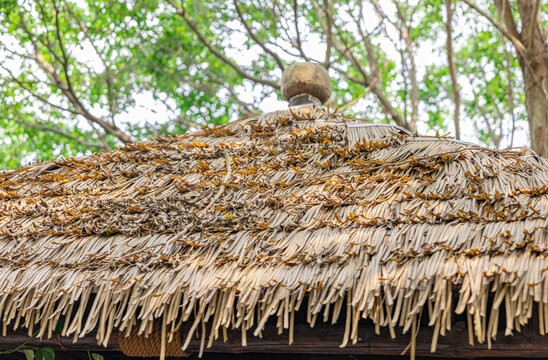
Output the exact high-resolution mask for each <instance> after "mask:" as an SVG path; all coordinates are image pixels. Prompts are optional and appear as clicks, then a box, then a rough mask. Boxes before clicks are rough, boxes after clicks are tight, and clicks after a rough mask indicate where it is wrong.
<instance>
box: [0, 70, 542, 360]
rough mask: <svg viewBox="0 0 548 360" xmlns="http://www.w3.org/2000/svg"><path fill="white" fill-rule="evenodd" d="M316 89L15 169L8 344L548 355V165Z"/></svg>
mask: <svg viewBox="0 0 548 360" xmlns="http://www.w3.org/2000/svg"><path fill="white" fill-rule="evenodd" d="M310 78H311V79H314V78H315V79H316V80H317V79H318V78H321V76H320V77H318V76H316V75H314V76H312V77H310ZM290 80H295V78H293V77H292V78H291V79H286V82H287V81H290ZM306 81H308V80H306V79H305V80H302V81H301V82H304V83H306ZM297 82H298V81H297ZM305 85H306V84H305ZM303 88H304V89H305V90H303V91H305V92H306V91H308V90H310V88H311V87H307V86H304V87H303ZM286 93H287V91H286ZM301 95H302V94H292V96H291V100H292V103H293V104H295V103H296V102H297V103H298V102H300V103H301V104H300V105H294V106H291V107H290V108H289V109H287V110H283V111H275V112H271V113H266V114H262V115H257V116H250V117H246V118H242V119H240V120H238V121H235V122H232V123H229V124H226V125H223V126H218V127H214V128H211V127H204V128H202V129H201V130H199V131H196V132H192V133H189V134H185V135H181V136H174V137H168V138H161V139H156V140H153V141H146V142H140V143H134V144H130V145H126V146H124V147H121V148H118V149H115V150H113V151H108V152H101V153H97V154H94V155H92V156H90V157H87V158H79V159H78V158H70V159H62V160H57V161H48V162H43V163H36V164H32V165H28V166H23V167H21V168H19V169H16V170H13V171H5V172H2V173H0V324H1V331H2V334H1V335H2V336H1V337H0V349H6V348H10V347H14V346H16V345H18V344H20V343H21V342H23V341H25V339H26V337H27V336H29V335H31V334H34V335H35V338H33V339H32V340H31V341H30V342H29V344H35V345H36V344H53V343H56V342H59V343H63V344H64V346H66V347H67V348H68V349H69V350H79V349H96V350H98V349H106V350H112V351H119V350H120V349H121V350H123V351H124V352H125V353H126V354H129V355H142V356H146V355H148V356H159V357H161V358H163V357H164V356H186V355H188V354H190V353H192V352H198V353H200V354H202V353H203V352H206V353H207V352H208V351H214V352H225V353H231V352H246V351H249V352H261V353H268V352H274V353H283V352H286V353H291V352H296V353H309V354H310V353H333V354H400V353H405V352H406V351H407V353H408V354H411V356H415V354H423V355H426V354H429V353H430V352H435V353H434V354H437V355H438V356H440V355H443V356H457V357H458V356H461V357H470V356H475V355H481V356H504V355H507V356H519V355H523V356H528V357H533V356H544V354H545V353H546V351H547V350H548V341H546V338H545V337H543V336H542V335H544V334H545V333H546V332H547V331H548V279H547V278H546V272H545V270H546V269H548V260H547V259H546V255H547V249H548V247H547V246H548V234H547V226H548V222H547V214H548V201H547V200H548V197H547V191H548V186H547V181H548V160H547V159H545V158H542V157H539V156H531V155H529V156H525V155H523V154H521V153H519V152H515V151H511V150H493V149H489V148H485V147H481V146H476V145H472V144H467V143H463V142H459V141H455V140H453V139H450V138H446V137H417V136H416V135H414V134H411V133H409V132H408V131H407V130H405V129H402V128H399V127H396V126H390V125H378V124H370V123H368V122H367V121H366V120H361V119H354V118H348V117H345V116H343V115H341V114H338V113H334V112H333V111H331V112H330V111H328V110H326V109H324V108H322V107H321V106H318V105H317V104H314V103H315V102H318V101H319V102H321V101H322V100H324V99H323V95H321V94H320V95H318V93H313V94H312V95H310V93H308V94H307V95H306V96H304V97H303V96H301ZM303 99H304V100H303ZM307 99H308V100H307ZM318 99H319V100H318ZM60 320H61V321H60ZM56 327H57V331H58V332H60V337H59V338H58V339H57V338H56V335H55V330H56ZM520 333H522V334H521V335H520ZM402 334H403V335H402ZM447 335H449V336H447ZM512 335H513V336H512ZM48 339H50V340H48ZM495 340H496V341H495ZM436 350H437V352H436Z"/></svg>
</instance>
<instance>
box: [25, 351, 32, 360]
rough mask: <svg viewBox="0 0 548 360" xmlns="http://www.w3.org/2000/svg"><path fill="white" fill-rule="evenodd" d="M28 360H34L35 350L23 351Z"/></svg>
mask: <svg viewBox="0 0 548 360" xmlns="http://www.w3.org/2000/svg"><path fill="white" fill-rule="evenodd" d="M23 352H24V353H25V358H26V359H27V360H34V350H23Z"/></svg>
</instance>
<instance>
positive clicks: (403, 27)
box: [394, 1, 419, 129]
mask: <svg viewBox="0 0 548 360" xmlns="http://www.w3.org/2000/svg"><path fill="white" fill-rule="evenodd" d="M394 5H395V6H396V10H397V14H398V18H399V19H400V22H401V24H400V25H399V26H398V29H399V30H400V36H401V38H402V39H403V40H404V42H405V48H406V50H407V56H408V58H409V69H408V73H409V79H410V80H411V107H412V110H411V111H412V112H411V122H410V123H409V127H410V128H411V129H415V127H416V124H417V120H418V118H419V85H418V83H417V66H416V65H415V55H414V53H413V39H411V35H410V34H409V26H408V25H407V19H406V17H405V14H404V13H403V12H402V11H401V9H400V7H399V5H398V3H397V2H396V1H394ZM409 20H410V21H412V19H409Z"/></svg>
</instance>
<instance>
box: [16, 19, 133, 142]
mask: <svg viewBox="0 0 548 360" xmlns="http://www.w3.org/2000/svg"><path fill="white" fill-rule="evenodd" d="M19 19H20V22H19V27H20V28H21V29H22V30H23V31H24V32H25V33H26V34H27V35H28V36H29V38H30V40H31V43H32V45H33V47H34V53H35V55H34V58H33V59H34V61H35V62H36V63H37V64H38V66H40V68H42V70H44V71H45V72H46V73H47V74H48V75H49V77H50V78H51V79H52V81H53V85H54V86H55V87H57V88H58V89H59V90H60V91H61V92H62V93H63V95H65V97H66V98H67V100H68V101H69V102H70V103H71V104H72V105H73V106H74V108H75V112H77V113H78V114H79V115H82V116H84V117H85V118H86V119H88V120H89V121H91V122H93V123H96V124H98V125H99V126H101V127H102V128H103V129H105V131H107V132H108V133H110V134H113V135H114V136H116V137H117V138H118V139H120V140H121V141H122V142H124V143H126V144H127V143H131V142H133V140H132V139H131V138H130V137H129V136H128V135H126V134H125V133H124V132H123V131H122V130H121V129H119V128H118V127H117V126H115V125H113V124H109V123H108V122H106V121H104V120H103V119H101V118H98V117H96V116H94V115H93V114H91V113H90V112H89V111H88V110H87V109H86V108H85V107H84V105H83V104H82V103H81V102H80V99H79V98H78V97H77V96H76V94H75V92H74V89H73V88H72V84H71V82H70V77H69V75H68V57H67V55H66V53H65V51H64V50H63V60H61V62H62V66H63V69H64V72H65V75H64V77H65V79H66V80H67V81H68V82H67V83H64V82H63V80H62V79H61V77H60V76H59V74H57V72H56V71H55V68H54V67H53V66H52V65H51V64H50V63H49V62H47V61H46V60H45V58H44V56H43V54H42V51H41V50H40V47H39V45H38V44H37V43H36V41H35V40H34V36H33V34H32V32H31V31H30V30H29V28H28V26H27V24H26V22H25V20H24V17H23V13H20V16H19ZM56 25H57V30H58V31H59V28H58V20H56ZM58 37H59V38H60V33H59V35H58ZM45 46H46V48H47V49H48V50H49V52H50V53H52V54H54V53H55V49H53V48H52V47H50V46H48V45H45ZM60 46H61V47H63V44H62V42H60Z"/></svg>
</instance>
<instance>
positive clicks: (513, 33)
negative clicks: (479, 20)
mask: <svg viewBox="0 0 548 360" xmlns="http://www.w3.org/2000/svg"><path fill="white" fill-rule="evenodd" d="M462 1H464V2H465V3H466V4H467V5H468V6H470V7H471V8H472V9H474V10H475V11H476V12H477V13H478V14H480V15H481V16H483V17H484V18H486V19H487V20H488V21H489V22H490V23H491V24H493V26H495V27H496V28H497V29H498V30H499V31H500V32H501V33H502V34H503V35H504V36H505V37H506V38H508V39H509V40H510V41H511V42H512V44H514V46H515V47H516V50H518V52H521V53H523V54H524V53H525V46H523V43H522V42H521V40H520V35H519V33H518V31H517V29H516V26H515V22H514V18H513V16H512V13H511V12H510V8H509V6H510V5H509V4H508V3H507V0H498V1H503V2H504V4H505V5H504V7H503V8H504V12H503V16H504V19H505V24H506V26H507V27H508V28H509V29H508V31H507V30H506V29H505V28H504V27H503V26H502V25H501V24H500V23H499V22H498V21H497V20H495V19H494V18H493V17H492V16H490V15H489V14H487V13H486V12H485V11H483V10H482V9H480V8H479V7H477V5H475V4H474V3H473V2H471V1H470V0H462ZM498 1H495V3H498ZM512 24H513V25H512Z"/></svg>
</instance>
